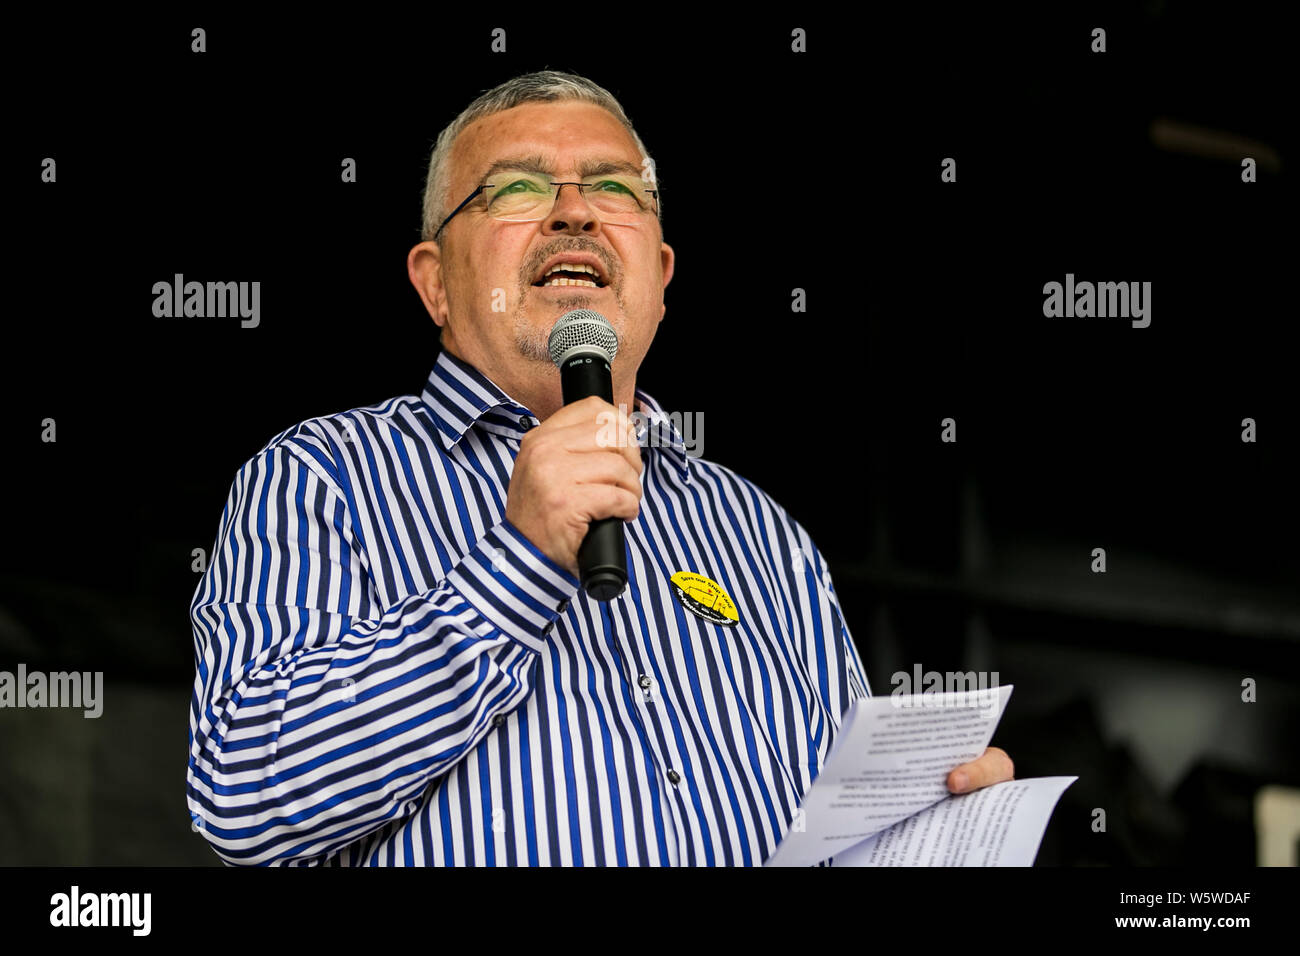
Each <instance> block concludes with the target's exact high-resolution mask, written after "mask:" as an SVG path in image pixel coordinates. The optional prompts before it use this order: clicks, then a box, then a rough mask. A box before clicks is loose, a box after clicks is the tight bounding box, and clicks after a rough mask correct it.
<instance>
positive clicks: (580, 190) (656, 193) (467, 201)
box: [433, 182, 659, 242]
mask: <svg viewBox="0 0 1300 956" xmlns="http://www.w3.org/2000/svg"><path fill="white" fill-rule="evenodd" d="M495 185H496V183H482V184H480V185H479V187H478V188H477V189H475V190H474V191H473V192H472V193H470V194H469V195H468V196H466V197H465V201H464V202H462V203H461V204H460V205H459V206H457V207H456V208H455V209H453V210H452V211H451V215H450V216H448V217H447V218H446V219H444V220H443V221H442V225H441V226H439V227H438V229H437V231H436V232H435V233H434V234H433V241H434V242H437V241H438V236H440V235H441V234H442V230H443V229H444V228H446V226H447V223H449V222H451V220H452V219H453V218H454V217H455V215H456V213H458V212H460V211H461V210H462V209H464V208H465V207H466V206H468V205H469V204H470V203H472V202H473V201H474V200H475V199H476V198H477V197H478V194H479V193H481V192H482V191H483V190H485V189H491V188H492V187H493V186H495ZM550 185H552V186H554V187H555V198H554V199H553V200H551V208H550V209H548V210H546V215H544V216H538V217H537V218H536V219H499V220H497V221H498V222H541V221H542V220H543V219H545V218H546V216H549V215H550V214H551V213H552V212H554V211H555V204H556V203H557V202H559V201H560V190H561V189H562V188H563V187H565V186H577V187H578V195H579V196H582V197H584V198H585V197H586V193H584V192H583V190H584V189H585V188H586V187H587V185H588V184H587V183H582V182H577V183H550ZM592 185H594V184H592ZM644 192H648V193H649V194H650V195H651V196H653V197H654V200H655V210H654V211H655V217H656V218H658V216H659V190H657V189H646V190H644ZM494 218H495V217H494ZM610 225H615V226H616V225H622V223H610Z"/></svg>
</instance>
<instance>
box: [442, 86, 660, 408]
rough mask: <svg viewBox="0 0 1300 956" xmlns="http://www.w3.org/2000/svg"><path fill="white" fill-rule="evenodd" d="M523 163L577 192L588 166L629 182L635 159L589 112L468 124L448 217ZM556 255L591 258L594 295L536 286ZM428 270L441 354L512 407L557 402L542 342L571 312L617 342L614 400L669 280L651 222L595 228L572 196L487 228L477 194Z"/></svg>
mask: <svg viewBox="0 0 1300 956" xmlns="http://www.w3.org/2000/svg"><path fill="white" fill-rule="evenodd" d="M533 158H538V159H540V160H542V162H543V163H544V164H545V165H546V168H547V170H548V172H549V173H550V174H552V175H551V179H552V181H554V182H576V181H578V180H580V179H582V177H583V174H584V172H586V171H587V170H588V169H590V168H593V167H595V166H596V164H598V163H621V164H626V166H627V169H628V170H630V171H632V172H634V173H635V174H637V175H639V173H640V171H641V169H642V168H643V162H642V161H643V159H644V157H642V156H641V155H640V153H639V151H638V150H637V148H636V144H635V142H634V141H633V139H632V137H631V135H630V134H629V133H628V131H627V130H626V129H624V127H623V125H622V124H621V123H619V121H618V120H617V119H615V118H614V116H613V115H612V114H610V113H609V112H607V111H606V110H604V109H602V108H601V107H599V106H596V105H594V104H591V103H585V102H579V101H569V102H558V103H526V104H524V105H522V106H517V107H514V108H513V109H509V110H506V111H504V112H501V113H496V114H494V115H492V116H488V117H484V118H483V119H480V120H477V121H476V122H474V123H473V124H471V125H470V126H468V127H466V129H465V130H464V131H463V132H462V133H461V134H460V136H459V137H458V138H457V140H456V142H455V145H454V146H453V148H452V153H451V160H450V181H451V186H450V195H449V200H450V203H451V205H450V206H449V209H450V208H455V204H456V203H459V202H460V200H461V199H463V198H464V197H465V196H467V195H469V193H470V192H471V191H472V190H473V189H474V188H475V187H476V186H478V185H479V184H480V183H481V182H483V181H484V176H485V175H486V174H487V173H488V170H489V169H490V168H491V167H492V166H493V165H494V164H496V163H501V162H503V161H508V160H525V159H533ZM644 185H645V187H647V188H653V183H649V182H647V183H645V184H644ZM642 195H643V198H644V199H645V201H646V202H647V203H650V202H652V200H651V199H650V197H649V196H646V195H645V194H642ZM417 248H418V247H417ZM566 253H577V254H581V255H585V256H588V257H591V256H594V257H595V267H596V268H597V269H598V270H599V271H600V273H601V281H603V282H604V286H603V288H589V287H586V286H573V285H561V286H543V285H538V284H537V283H538V281H539V279H540V276H541V273H542V271H543V269H544V268H545V267H546V266H547V265H548V263H550V262H551V260H552V259H553V258H554V257H555V256H556V255H563V254H566ZM437 259H438V268H437V269H436V270H430V275H431V276H432V281H431V282H429V283H427V286H428V287H429V288H432V289H433V290H434V291H433V294H431V295H430V296H428V297H427V298H426V303H427V304H428V305H429V306H430V311H431V312H432V313H433V315H434V318H435V321H437V322H438V324H439V325H441V326H443V345H444V347H446V348H448V349H450V350H451V351H452V352H453V354H456V355H459V356H460V357H462V358H464V359H466V360H467V361H469V362H470V363H471V364H473V365H475V366H477V367H478V368H480V369H481V370H483V371H484V372H486V373H487V374H488V375H489V377H491V378H493V379H494V380H495V381H497V382H498V384H500V385H501V386H502V387H503V388H506V390H507V391H509V392H511V393H512V394H515V395H516V396H517V397H520V398H523V397H524V396H525V395H526V394H527V393H528V392H530V391H534V390H536V389H538V388H541V387H543V386H542V385H541V382H542V381H543V380H544V381H545V382H546V383H548V384H547V386H546V388H547V391H548V392H550V391H554V392H555V393H556V394H557V395H558V388H559V377H558V373H557V371H556V369H555V366H554V365H552V364H551V360H550V356H549V355H548V353H547V349H546V343H547V338H548V336H549V334H550V331H551V328H552V327H553V326H554V325H555V321H556V319H558V318H559V317H560V316H561V315H563V314H564V313H565V312H567V311H569V310H570V309H577V308H587V309H594V310H595V311H597V312H599V313H601V314H602V315H604V316H605V317H606V318H607V319H609V321H610V324H611V325H613V327H614V329H615V331H616V332H617V333H618V335H619V352H618V356H617V358H616V359H615V362H614V376H615V392H616V394H617V393H618V392H620V391H622V389H621V388H620V387H619V381H620V379H622V380H624V381H630V379H631V377H634V376H635V374H636V369H637V368H638V367H639V366H640V364H641V360H642V359H643V358H644V357H645V354H646V351H647V350H648V349H649V347H650V342H651V341H652V340H653V338H654V333H655V329H656V328H657V326H658V323H659V321H660V320H661V319H662V318H663V315H664V311H665V308H666V307H665V305H664V289H665V287H666V286H667V285H668V282H669V280H670V279H671V278H672V268H673V251H672V249H671V248H670V247H669V246H668V245H667V244H666V243H664V242H663V236H662V232H661V230H660V228H659V223H658V220H657V218H656V217H655V215H654V214H653V211H648V212H646V213H645V214H644V215H643V216H642V217H641V219H640V220H639V221H637V222H636V223H635V224H633V225H627V224H613V223H605V222H602V221H601V219H600V217H599V214H598V213H597V212H596V210H595V209H593V208H592V207H591V206H590V205H589V204H588V203H587V200H586V198H585V197H583V196H582V195H580V193H579V190H578V189H577V187H575V186H565V187H563V188H561V189H560V193H559V197H558V198H557V200H556V202H555V205H554V208H553V209H551V210H550V211H549V212H548V213H547V215H546V217H545V218H544V219H541V220H537V221H533V222H506V221H502V220H498V219H494V218H492V217H491V216H490V215H488V213H487V210H486V202H485V197H484V196H483V195H482V194H480V196H479V197H478V199H476V200H475V201H474V202H473V203H471V204H470V205H469V206H467V207H466V208H465V209H463V210H462V211H461V212H460V213H459V214H458V215H457V216H456V217H455V218H453V219H452V220H451V222H450V223H448V224H447V227H446V228H445V229H444V230H443V231H442V235H441V236H440V246H439V249H438V256H437ZM417 287H419V283H418V282H417ZM616 400H617V399H616Z"/></svg>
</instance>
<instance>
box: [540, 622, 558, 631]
mask: <svg viewBox="0 0 1300 956" xmlns="http://www.w3.org/2000/svg"><path fill="white" fill-rule="evenodd" d="M553 627H555V622H554V621H547V622H546V626H545V627H544V628H542V633H543V634H550V633H551V628H553Z"/></svg>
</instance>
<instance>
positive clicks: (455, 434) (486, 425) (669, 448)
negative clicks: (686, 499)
mask: <svg viewBox="0 0 1300 956" xmlns="http://www.w3.org/2000/svg"><path fill="white" fill-rule="evenodd" d="M420 398H421V399H422V400H423V402H424V404H425V406H427V407H428V409H429V412H430V414H431V415H432V416H433V421H434V423H435V424H436V425H437V426H438V432H439V435H440V437H441V438H442V443H443V448H444V449H445V450H447V451H450V450H451V449H452V448H453V447H454V446H455V445H456V444H457V443H458V442H459V441H460V440H461V439H462V438H464V437H465V433H466V432H468V431H469V430H470V428H472V427H473V426H475V425H478V426H479V427H480V428H482V429H484V430H486V431H489V432H492V433H493V434H496V435H500V436H502V437H504V438H514V439H519V438H522V437H523V435H524V433H525V432H527V431H528V430H529V429H530V428H532V427H533V426H535V425H537V424H538V418H537V416H536V415H534V414H533V413H532V412H531V411H529V410H528V409H527V408H525V407H524V406H523V405H522V404H520V403H519V402H517V401H515V400H514V399H513V398H511V397H510V396H509V395H507V394H506V393H505V392H504V391H502V390H501V389H500V388H499V387H497V385H496V383H495V382H493V381H492V380H491V379H489V378H488V377H487V376H486V375H484V374H483V373H482V372H480V371H479V370H478V369H476V368H475V367H474V366H472V365H470V364H469V363H468V362H464V361H462V360H460V359H458V358H456V356H454V355H452V354H451V353H450V352H448V351H447V350H446V349H443V350H442V351H441V352H439V353H438V359H437V361H436V362H435V363H434V366H433V371H432V372H430V373H429V378H428V380H427V381H426V382H425V385H424V390H423V391H422V392H421V393H420ZM636 402H637V406H638V408H637V411H639V412H640V415H639V416H638V419H639V420H638V421H637V434H638V437H639V439H640V442H641V447H642V448H645V447H647V446H649V447H652V448H657V449H659V450H660V451H663V452H665V453H667V455H668V457H669V458H671V459H673V461H674V463H675V464H676V466H677V468H678V470H679V471H680V472H681V474H682V477H683V478H684V479H685V480H687V481H689V480H690V472H691V469H690V460H691V459H690V455H689V454H688V453H687V451H686V442H685V440H684V439H683V438H682V435H681V432H680V431H679V430H678V428H677V425H676V423H675V422H674V421H673V418H672V416H670V415H668V414H667V413H665V412H664V410H663V408H662V407H661V406H660V405H659V403H658V402H657V401H655V400H654V399H653V398H651V397H650V395H648V394H647V393H645V392H643V391H642V390H641V389H639V388H638V389H637V390H636Z"/></svg>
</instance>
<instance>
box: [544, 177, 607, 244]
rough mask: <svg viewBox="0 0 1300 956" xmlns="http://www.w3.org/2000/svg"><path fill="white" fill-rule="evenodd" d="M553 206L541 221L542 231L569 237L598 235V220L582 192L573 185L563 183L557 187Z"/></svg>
mask: <svg viewBox="0 0 1300 956" xmlns="http://www.w3.org/2000/svg"><path fill="white" fill-rule="evenodd" d="M557 188H558V189H559V192H558V193H557V194H556V196H555V205H554V206H553V207H551V212H550V214H549V215H548V216H547V217H546V218H545V219H544V220H543V221H542V231H543V232H545V233H549V234H552V235H554V234H560V233H568V234H569V235H574V236H576V235H580V234H581V235H588V236H594V235H598V234H599V233H600V220H599V219H598V218H597V217H596V214H595V213H594V212H592V210H591V205H590V204H589V203H588V202H587V200H586V197H584V196H583V195H582V190H581V189H579V188H578V186H577V184H575V183H564V184H563V185H561V186H558V187H557Z"/></svg>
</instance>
